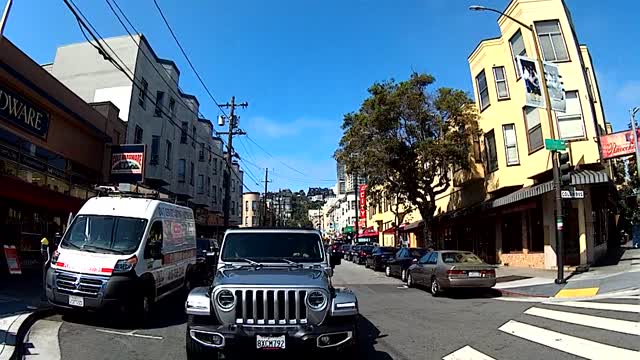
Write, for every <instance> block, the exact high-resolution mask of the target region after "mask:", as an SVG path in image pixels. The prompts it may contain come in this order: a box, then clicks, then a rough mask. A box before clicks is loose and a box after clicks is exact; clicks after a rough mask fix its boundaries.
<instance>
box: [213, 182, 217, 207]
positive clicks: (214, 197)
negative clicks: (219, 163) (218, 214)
mask: <svg viewBox="0 0 640 360" xmlns="http://www.w3.org/2000/svg"><path fill="white" fill-rule="evenodd" d="M212 195H213V203H214V204H217V203H218V187H217V186H215V185H213V194H212Z"/></svg>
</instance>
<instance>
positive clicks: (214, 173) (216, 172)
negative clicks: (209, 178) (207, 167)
mask: <svg viewBox="0 0 640 360" xmlns="http://www.w3.org/2000/svg"><path fill="white" fill-rule="evenodd" d="M213 175H218V159H213Z"/></svg>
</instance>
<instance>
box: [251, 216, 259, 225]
mask: <svg viewBox="0 0 640 360" xmlns="http://www.w3.org/2000/svg"><path fill="white" fill-rule="evenodd" d="M257 225H258V218H257V217H256V216H255V215H253V216H252V217H251V226H257Z"/></svg>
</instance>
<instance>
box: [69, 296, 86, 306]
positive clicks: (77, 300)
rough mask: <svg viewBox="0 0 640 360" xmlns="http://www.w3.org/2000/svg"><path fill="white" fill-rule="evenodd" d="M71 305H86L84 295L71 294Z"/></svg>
mask: <svg viewBox="0 0 640 360" xmlns="http://www.w3.org/2000/svg"><path fill="white" fill-rule="evenodd" d="M69 305H73V306H80V307H83V306H84V298H83V297H82V296H69Z"/></svg>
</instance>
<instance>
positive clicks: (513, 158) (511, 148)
mask: <svg viewBox="0 0 640 360" xmlns="http://www.w3.org/2000/svg"><path fill="white" fill-rule="evenodd" d="M502 134H503V136H504V152H505V155H506V158H507V166H510V165H519V164H520V158H519V156H518V139H517V138H516V126H515V124H507V125H502Z"/></svg>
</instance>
